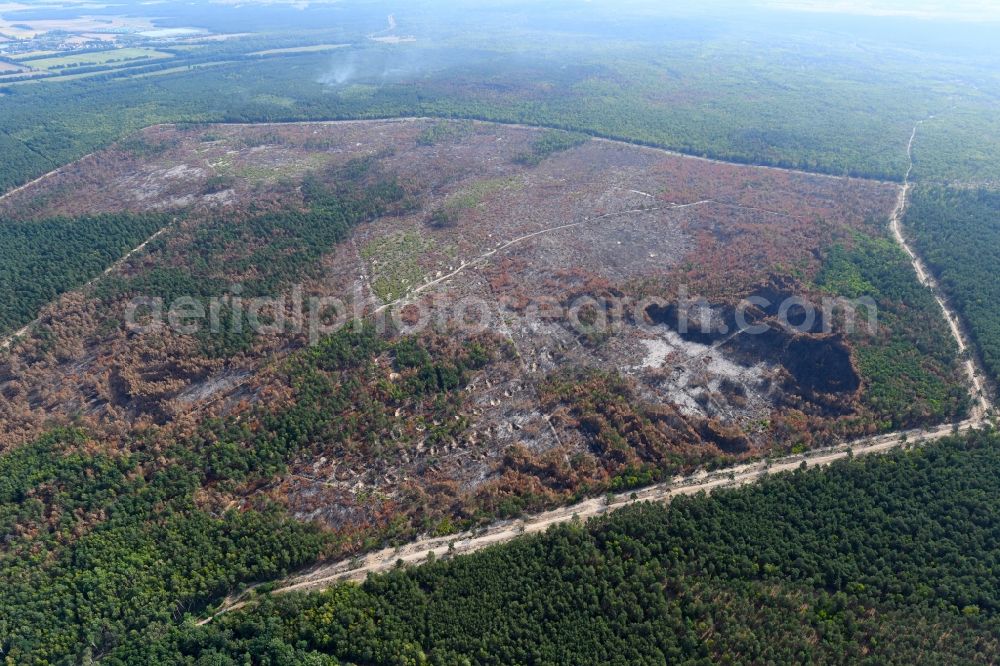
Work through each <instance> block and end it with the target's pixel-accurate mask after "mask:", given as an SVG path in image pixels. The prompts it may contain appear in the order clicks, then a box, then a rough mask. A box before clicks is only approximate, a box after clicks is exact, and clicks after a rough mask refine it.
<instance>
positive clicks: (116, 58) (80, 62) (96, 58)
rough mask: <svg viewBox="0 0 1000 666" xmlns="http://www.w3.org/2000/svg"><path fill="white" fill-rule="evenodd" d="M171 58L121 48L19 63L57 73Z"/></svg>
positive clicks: (154, 51)
mask: <svg viewBox="0 0 1000 666" xmlns="http://www.w3.org/2000/svg"><path fill="white" fill-rule="evenodd" d="M171 57H173V56H172V55H171V54H170V53H165V52H163V51H157V50H155V49H146V48H121V49H108V50H105V51H96V52H93V53H80V54H70V55H62V56H53V57H44V58H37V59H32V60H21V61H20V62H21V63H23V64H26V65H29V66H30V67H32V68H33V69H42V70H47V71H58V70H64V69H68V68H73V67H87V66H92V65H111V64H117V63H122V62H129V61H133V60H161V59H163V58H171Z"/></svg>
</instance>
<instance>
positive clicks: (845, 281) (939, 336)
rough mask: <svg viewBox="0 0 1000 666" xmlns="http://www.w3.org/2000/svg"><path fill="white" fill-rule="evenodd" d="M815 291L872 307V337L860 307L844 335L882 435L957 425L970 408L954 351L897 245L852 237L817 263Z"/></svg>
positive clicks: (937, 311)
mask: <svg viewBox="0 0 1000 666" xmlns="http://www.w3.org/2000/svg"><path fill="white" fill-rule="evenodd" d="M816 281H817V285H818V286H819V287H820V288H822V289H824V290H826V291H829V292H832V293H834V294H836V295H838V296H843V297H845V298H849V299H859V298H862V297H869V298H872V299H874V300H875V302H876V304H877V307H878V312H877V330H876V331H870V330H869V329H868V326H867V320H868V316H869V312H868V310H867V308H865V307H859V309H858V310H857V312H856V315H855V316H856V321H855V328H854V331H853V333H852V335H851V337H852V340H853V342H854V343H855V345H856V355H857V358H858V364H859V366H860V370H861V374H862V376H863V377H864V380H865V393H864V395H865V401H866V402H867V403H868V405H869V406H870V407H871V408H872V409H873V411H874V412H875V414H876V415H877V416H878V417H879V418H880V419H882V420H884V425H885V427H886V428H890V429H893V430H899V429H904V428H912V427H917V426H919V425H922V424H926V423H940V422H943V421H948V420H954V419H960V418H962V417H964V416H965V414H966V413H967V412H968V409H969V406H970V399H969V395H968V389H967V388H966V385H965V381H964V379H963V377H962V375H961V372H960V370H959V368H958V366H957V364H956V359H957V355H958V347H957V345H956V344H955V341H954V339H953V338H952V336H951V332H950V331H949V330H948V326H947V323H946V322H945V321H944V319H943V318H942V317H941V311H940V309H939V307H938V304H937V303H936V302H935V300H934V296H933V295H932V294H931V293H930V292H929V291H928V290H927V289H925V288H924V287H923V286H921V284H920V283H919V282H918V281H917V278H916V275H915V274H914V273H913V269H912V268H911V266H910V260H909V258H908V257H907V256H906V254H905V253H904V252H903V251H902V250H901V249H900V248H899V246H898V245H896V243H894V242H892V241H890V240H888V239H877V238H872V237H870V236H867V235H864V234H861V233H855V234H854V235H853V237H851V238H850V239H848V240H847V241H846V242H844V243H840V244H837V245H835V246H833V247H832V248H831V249H830V250H829V251H828V252H827V254H826V256H825V257H824V264H823V267H822V269H821V271H820V273H819V275H818V276H817V280H816Z"/></svg>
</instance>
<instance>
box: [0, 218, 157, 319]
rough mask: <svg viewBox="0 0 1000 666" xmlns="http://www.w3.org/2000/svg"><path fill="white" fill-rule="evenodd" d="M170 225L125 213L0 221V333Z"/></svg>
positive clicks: (88, 278) (82, 282) (85, 280)
mask: <svg viewBox="0 0 1000 666" xmlns="http://www.w3.org/2000/svg"><path fill="white" fill-rule="evenodd" d="M168 222H169V218H167V217H165V216H163V215H133V214H124V213H116V214H105V215H96V216H88V217H82V218H76V219H67V218H55V219H47V220H41V221H37V222H35V221H32V222H15V221H12V220H4V219H0V293H3V294H4V299H3V301H2V302H0V333H5V332H10V331H12V330H14V329H17V328H19V327H20V326H23V325H24V324H25V323H27V322H29V321H31V320H32V319H34V317H35V315H37V313H38V310H39V308H41V307H42V306H43V305H45V304H46V303H48V302H50V301H52V300H53V299H55V298H56V297H57V296H58V295H60V294H62V293H63V292H65V291H68V290H70V289H73V288H74V287H78V286H80V285H82V284H84V283H85V282H87V281H88V280H91V279H92V278H94V277H96V276H98V275H99V274H100V273H101V272H102V271H103V270H104V269H106V268H107V267H108V266H110V265H111V264H112V263H114V262H115V261H116V260H118V259H120V258H121V257H122V256H124V255H125V254H127V253H128V252H129V251H130V250H132V249H133V248H135V247H136V246H138V245H139V244H141V243H142V242H143V241H144V240H145V239H147V238H149V237H150V236H151V235H153V234H154V233H155V232H156V231H157V230H159V229H161V228H162V227H163V226H165V225H166V224H167V223H168Z"/></svg>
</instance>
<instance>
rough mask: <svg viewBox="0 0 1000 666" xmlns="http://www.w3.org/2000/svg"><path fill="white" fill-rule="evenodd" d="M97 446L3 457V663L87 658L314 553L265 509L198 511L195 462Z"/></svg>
mask: <svg viewBox="0 0 1000 666" xmlns="http://www.w3.org/2000/svg"><path fill="white" fill-rule="evenodd" d="M99 450H100V447H99V446H98V445H96V444H95V443H94V442H90V441H88V440H87V438H86V437H85V436H84V435H83V434H81V433H79V432H76V431H60V432H55V433H52V434H50V435H47V436H46V437H44V438H42V439H41V440H39V441H38V442H36V443H35V444H32V445H29V446H25V447H22V448H19V449H17V450H14V451H11V452H8V453H5V454H3V455H2V456H0V527H2V530H3V533H4V534H5V539H4V543H3V545H2V546H0V655H2V656H3V658H4V659H6V660H7V661H8V662H9V663H18V664H25V663H68V662H67V660H71V661H73V662H78V661H81V660H82V661H84V662H86V661H87V660H88V659H89V658H96V657H98V656H100V655H102V654H105V653H106V652H107V651H108V650H110V649H112V648H114V647H115V646H116V645H118V644H120V643H122V642H124V641H128V640H134V638H135V637H137V636H138V635H140V633H142V632H150V631H151V632H154V633H155V632H156V631H157V630H158V628H159V629H160V630H162V629H163V628H165V627H167V626H169V625H171V624H174V623H175V622H176V621H177V620H179V619H180V618H181V617H183V615H184V614H185V613H187V612H197V611H198V610H199V609H201V608H203V607H204V605H205V604H207V603H209V602H211V601H213V600H216V599H218V598H220V597H221V596H223V595H225V594H226V592H227V591H228V590H229V589H231V588H232V587H233V586H234V585H235V584H237V583H238V582H239V581H240V580H247V579H256V578H269V577H273V576H277V575H280V574H281V573H282V572H285V571H289V570H292V569H294V568H295V567H298V566H301V565H303V564H305V563H306V562H309V561H311V560H312V559H314V558H315V557H316V556H317V555H318V554H319V552H320V549H321V547H322V544H323V542H324V537H323V536H322V535H321V534H320V533H318V532H317V531H316V530H314V529H313V528H311V527H309V526H307V525H304V524H298V523H294V522H288V521H287V520H285V519H283V518H282V517H281V515H280V514H279V513H277V512H276V511H275V510H274V509H273V508H268V507H263V508H262V510H260V511H249V512H242V513H238V512H226V513H221V514H218V513H215V514H213V513H211V512H209V511H207V510H205V509H203V508H202V507H200V506H199V505H198V504H197V503H196V502H195V500H194V492H195V490H196V489H198V488H200V487H201V485H202V484H203V482H204V479H203V476H202V474H201V473H200V471H199V469H198V467H197V466H194V465H192V466H190V467H183V466H180V465H177V464H166V465H164V464H161V463H158V462H157V461H156V460H155V459H154V458H153V457H152V456H151V455H150V454H141V453H137V454H122V453H108V452H95V451H99Z"/></svg>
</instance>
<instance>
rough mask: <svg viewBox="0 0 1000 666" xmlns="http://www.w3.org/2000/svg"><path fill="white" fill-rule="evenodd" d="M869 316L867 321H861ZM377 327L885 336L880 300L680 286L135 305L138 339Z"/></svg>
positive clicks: (320, 334) (131, 322) (185, 299)
mask: <svg viewBox="0 0 1000 666" xmlns="http://www.w3.org/2000/svg"><path fill="white" fill-rule="evenodd" d="M859 315H860V316H859ZM364 321H371V322H373V323H374V325H375V327H376V329H377V330H379V331H380V332H383V331H390V330H391V331H393V332H396V333H399V334H403V335H415V334H419V333H421V332H423V331H426V330H427V329H428V328H434V329H436V330H441V329H445V328H451V329H456V328H457V329H458V330H460V331H462V332H465V333H468V334H478V333H483V332H486V331H489V330H497V329H498V327H503V326H507V325H509V324H510V323H511V322H514V321H517V322H519V323H520V324H522V325H525V326H528V327H530V328H532V330H540V329H538V327H540V326H545V325H552V324H558V325H561V326H563V327H566V328H568V329H569V330H571V331H573V332H575V333H578V334H581V335H587V336H594V335H607V334H613V333H616V332H619V331H621V330H622V329H623V328H624V327H625V326H628V325H631V326H635V327H638V328H640V329H642V330H644V331H646V332H648V333H652V334H656V333H657V332H662V326H664V325H666V326H669V327H670V328H672V329H674V330H676V331H677V332H678V333H680V334H682V335H684V334H701V335H702V336H708V337H711V338H718V337H720V336H726V335H736V334H746V335H760V334H764V333H766V332H768V331H769V330H772V329H773V327H774V326H775V325H778V326H780V327H782V328H784V329H785V330H787V331H789V332H793V333H830V332H832V331H833V328H834V321H837V322H838V323H839V325H838V326H837V329H838V330H839V331H842V332H844V333H853V332H854V331H856V330H858V323H859V321H863V322H864V323H865V327H864V328H865V331H866V332H867V333H869V334H872V335H874V334H876V333H877V330H878V306H877V304H876V302H875V300H874V299H872V298H870V297H861V298H855V299H847V298H841V297H823V298H821V299H820V300H819V302H818V303H816V302H813V301H812V300H809V299H807V298H804V297H801V296H795V295H781V296H780V298H767V297H765V296H762V295H759V294H758V295H753V296H749V297H747V298H745V299H743V300H741V301H740V302H739V303H737V304H735V305H733V306H728V307H725V306H719V305H713V304H711V303H710V302H709V301H707V300H706V299H704V298H699V297H693V296H691V295H690V293H689V291H688V289H687V288H686V287H684V286H681V287H680V288H679V289H678V291H677V294H676V295H675V296H674V297H673V298H670V299H668V298H656V297H650V298H643V299H634V298H630V297H616V296H607V295H599V296H589V295H583V296H577V297H574V298H572V299H568V300H560V299H558V298H554V297H545V296H539V297H537V298H534V299H533V300H530V301H528V302H524V301H523V300H522V299H516V298H506V297H502V298H500V299H497V300H488V299H485V298H481V297H478V296H465V297H461V298H452V297H447V296H445V295H441V294H438V295H436V296H430V297H426V298H422V299H413V300H412V301H406V300H405V299H404V300H402V301H400V302H396V303H391V304H388V305H379V304H377V303H375V302H374V301H373V300H372V299H371V297H366V296H365V295H364V293H363V291H362V289H361V288H360V287H359V286H356V287H355V289H354V291H353V293H352V294H351V296H350V298H348V299H347V300H344V299H341V298H337V297H332V296H309V297H308V298H307V297H305V295H304V289H303V287H302V285H296V286H294V287H293V288H292V289H291V290H290V291H289V292H288V293H287V294H283V295H280V296H252V297H251V296H245V295H244V294H243V287H242V285H239V284H235V285H232V286H231V287H230V288H229V289H228V291H227V293H225V294H222V295H220V296H215V297H211V298H207V299H206V298H198V297H194V296H182V297H179V298H176V299H174V300H172V301H171V302H170V303H165V302H164V300H163V299H162V298H158V297H137V298H134V299H133V300H132V301H131V302H129V304H128V305H127V307H126V311H125V325H126V328H127V329H128V330H129V331H130V332H132V333H135V334H149V333H160V332H163V331H164V330H165V329H168V330H170V331H172V332H173V333H175V334H180V335H203V334H205V333H208V334H210V335H211V334H216V335H222V334H233V333H235V334H251V335H256V336H282V335H302V334H305V335H306V336H307V338H308V341H309V343H310V344H316V343H317V342H319V341H320V340H321V339H323V338H324V337H325V336H328V335H332V334H334V333H336V332H337V331H339V330H341V329H343V328H344V327H345V326H347V325H350V324H353V325H355V326H359V325H360V324H361V323H362V322H364Z"/></svg>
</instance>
